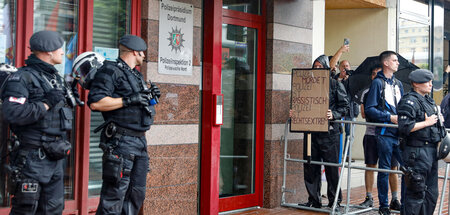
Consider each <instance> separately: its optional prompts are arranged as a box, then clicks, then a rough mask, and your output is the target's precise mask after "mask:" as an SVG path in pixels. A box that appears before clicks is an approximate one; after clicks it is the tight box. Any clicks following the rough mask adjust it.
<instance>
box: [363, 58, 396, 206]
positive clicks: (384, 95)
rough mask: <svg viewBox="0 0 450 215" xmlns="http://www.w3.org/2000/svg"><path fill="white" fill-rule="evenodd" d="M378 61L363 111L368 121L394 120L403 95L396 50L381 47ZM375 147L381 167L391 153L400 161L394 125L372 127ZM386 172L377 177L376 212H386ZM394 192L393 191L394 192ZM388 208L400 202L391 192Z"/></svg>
mask: <svg viewBox="0 0 450 215" xmlns="http://www.w3.org/2000/svg"><path fill="white" fill-rule="evenodd" d="M380 62H381V64H382V67H383V70H382V71H381V72H379V73H378V74H377V76H376V77H375V79H374V80H373V81H372V84H371V86H370V90H369V92H368V95H367V100H366V104H365V107H364V112H365V114H366V117H367V118H368V119H369V120H370V121H372V122H378V123H385V124H397V104H398V101H399V100H400V98H401V97H402V95H403V85H402V83H401V82H400V81H398V80H397V79H396V78H395V77H394V73H395V72H396V71H397V69H398V65H399V62H398V57H397V53H395V52H393V51H384V52H382V53H381V54H380ZM375 135H376V136H377V148H378V167H379V168H381V169H390V168H391V158H392V156H393V155H394V156H395V158H396V159H397V161H399V163H400V164H402V162H401V155H400V148H399V143H398V129H397V128H387V127H376V128H375ZM388 175H389V173H384V172H379V173H378V179H377V188H378V199H379V201H380V210H379V212H380V214H390V210H389V204H388V188H389V187H388V184H389V183H388ZM395 195H396V194H395ZM392 200H393V201H391V208H395V209H399V205H400V203H399V202H398V200H397V199H396V197H395V196H393V199H392Z"/></svg>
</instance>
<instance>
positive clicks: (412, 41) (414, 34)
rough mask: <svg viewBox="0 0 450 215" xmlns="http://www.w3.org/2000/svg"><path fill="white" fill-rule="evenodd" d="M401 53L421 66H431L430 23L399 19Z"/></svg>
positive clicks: (426, 67)
mask: <svg viewBox="0 0 450 215" xmlns="http://www.w3.org/2000/svg"><path fill="white" fill-rule="evenodd" d="M398 35H399V36H398V37H399V49H398V50H399V51H398V52H399V54H400V55H401V56H403V57H404V58H406V59H407V60H409V61H410V62H411V63H413V64H415V65H417V66H418V67H420V68H425V69H428V68H429V46H430V44H429V42H428V38H429V36H430V34H429V27H428V25H425V24H421V23H418V22H413V21H409V20H406V19H399V31H398Z"/></svg>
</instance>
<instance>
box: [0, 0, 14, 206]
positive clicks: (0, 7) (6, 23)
mask: <svg viewBox="0 0 450 215" xmlns="http://www.w3.org/2000/svg"><path fill="white" fill-rule="evenodd" d="M14 11H15V3H14V1H13V0H0V63H8V64H14V46H15V44H14V38H15V20H14V17H15V12H14ZM1 121H3V116H2V115H1V114H0V158H1V160H0V164H2V166H1V167H0V170H1V171H0V207H8V206H9V205H10V204H11V203H10V195H9V193H8V192H7V189H8V184H7V180H6V179H7V178H6V171H5V169H4V167H3V164H7V163H8V159H7V156H5V155H6V154H7V153H8V151H9V149H8V145H7V137H8V128H7V127H6V126H5V124H4V123H1Z"/></svg>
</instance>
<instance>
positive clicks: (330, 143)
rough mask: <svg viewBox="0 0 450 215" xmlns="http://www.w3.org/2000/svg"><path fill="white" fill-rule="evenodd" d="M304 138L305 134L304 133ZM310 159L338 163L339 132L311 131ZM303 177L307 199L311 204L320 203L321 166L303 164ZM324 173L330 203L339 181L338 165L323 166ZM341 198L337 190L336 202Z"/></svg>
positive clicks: (304, 149)
mask: <svg viewBox="0 0 450 215" xmlns="http://www.w3.org/2000/svg"><path fill="white" fill-rule="evenodd" d="M305 140H306V135H305ZM303 146H304V147H303V154H304V156H305V157H306V141H305V144H303ZM311 160H313V161H324V162H330V163H338V160H339V133H336V134H328V133H312V134H311ZM303 167H304V179H305V186H306V190H307V191H308V195H309V197H308V200H309V201H311V202H313V204H315V205H317V204H321V198H320V196H321V194H320V187H321V186H322V183H321V166H320V165H311V164H307V163H305V164H304V166H303ZM325 174H326V178H327V183H328V189H327V196H328V201H329V204H332V203H333V201H334V198H335V196H336V189H337V184H338V181H339V167H332V166H325ZM341 200H342V194H341V192H340V191H339V197H338V203H340V202H341Z"/></svg>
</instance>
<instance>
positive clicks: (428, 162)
mask: <svg viewBox="0 0 450 215" xmlns="http://www.w3.org/2000/svg"><path fill="white" fill-rule="evenodd" d="M436 150H437V149H436V145H434V144H429V145H427V146H422V147H412V146H405V149H404V150H403V152H402V156H403V161H404V162H405V163H406V164H407V166H408V167H410V168H411V169H412V170H413V171H415V172H417V173H419V174H421V175H422V176H423V177H424V179H425V185H426V189H425V191H423V192H413V191H411V189H410V188H409V187H406V193H405V195H404V196H405V197H404V199H403V198H402V200H403V211H402V212H403V213H402V214H405V215H412V214H414V215H418V214H422V215H429V214H433V212H434V209H435V208H436V202H437V198H438V195H439V190H438V162H437V160H436V153H437V152H436ZM412 154H415V155H414V157H415V158H413V159H412V158H411V156H412ZM405 177H406V176H405Z"/></svg>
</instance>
